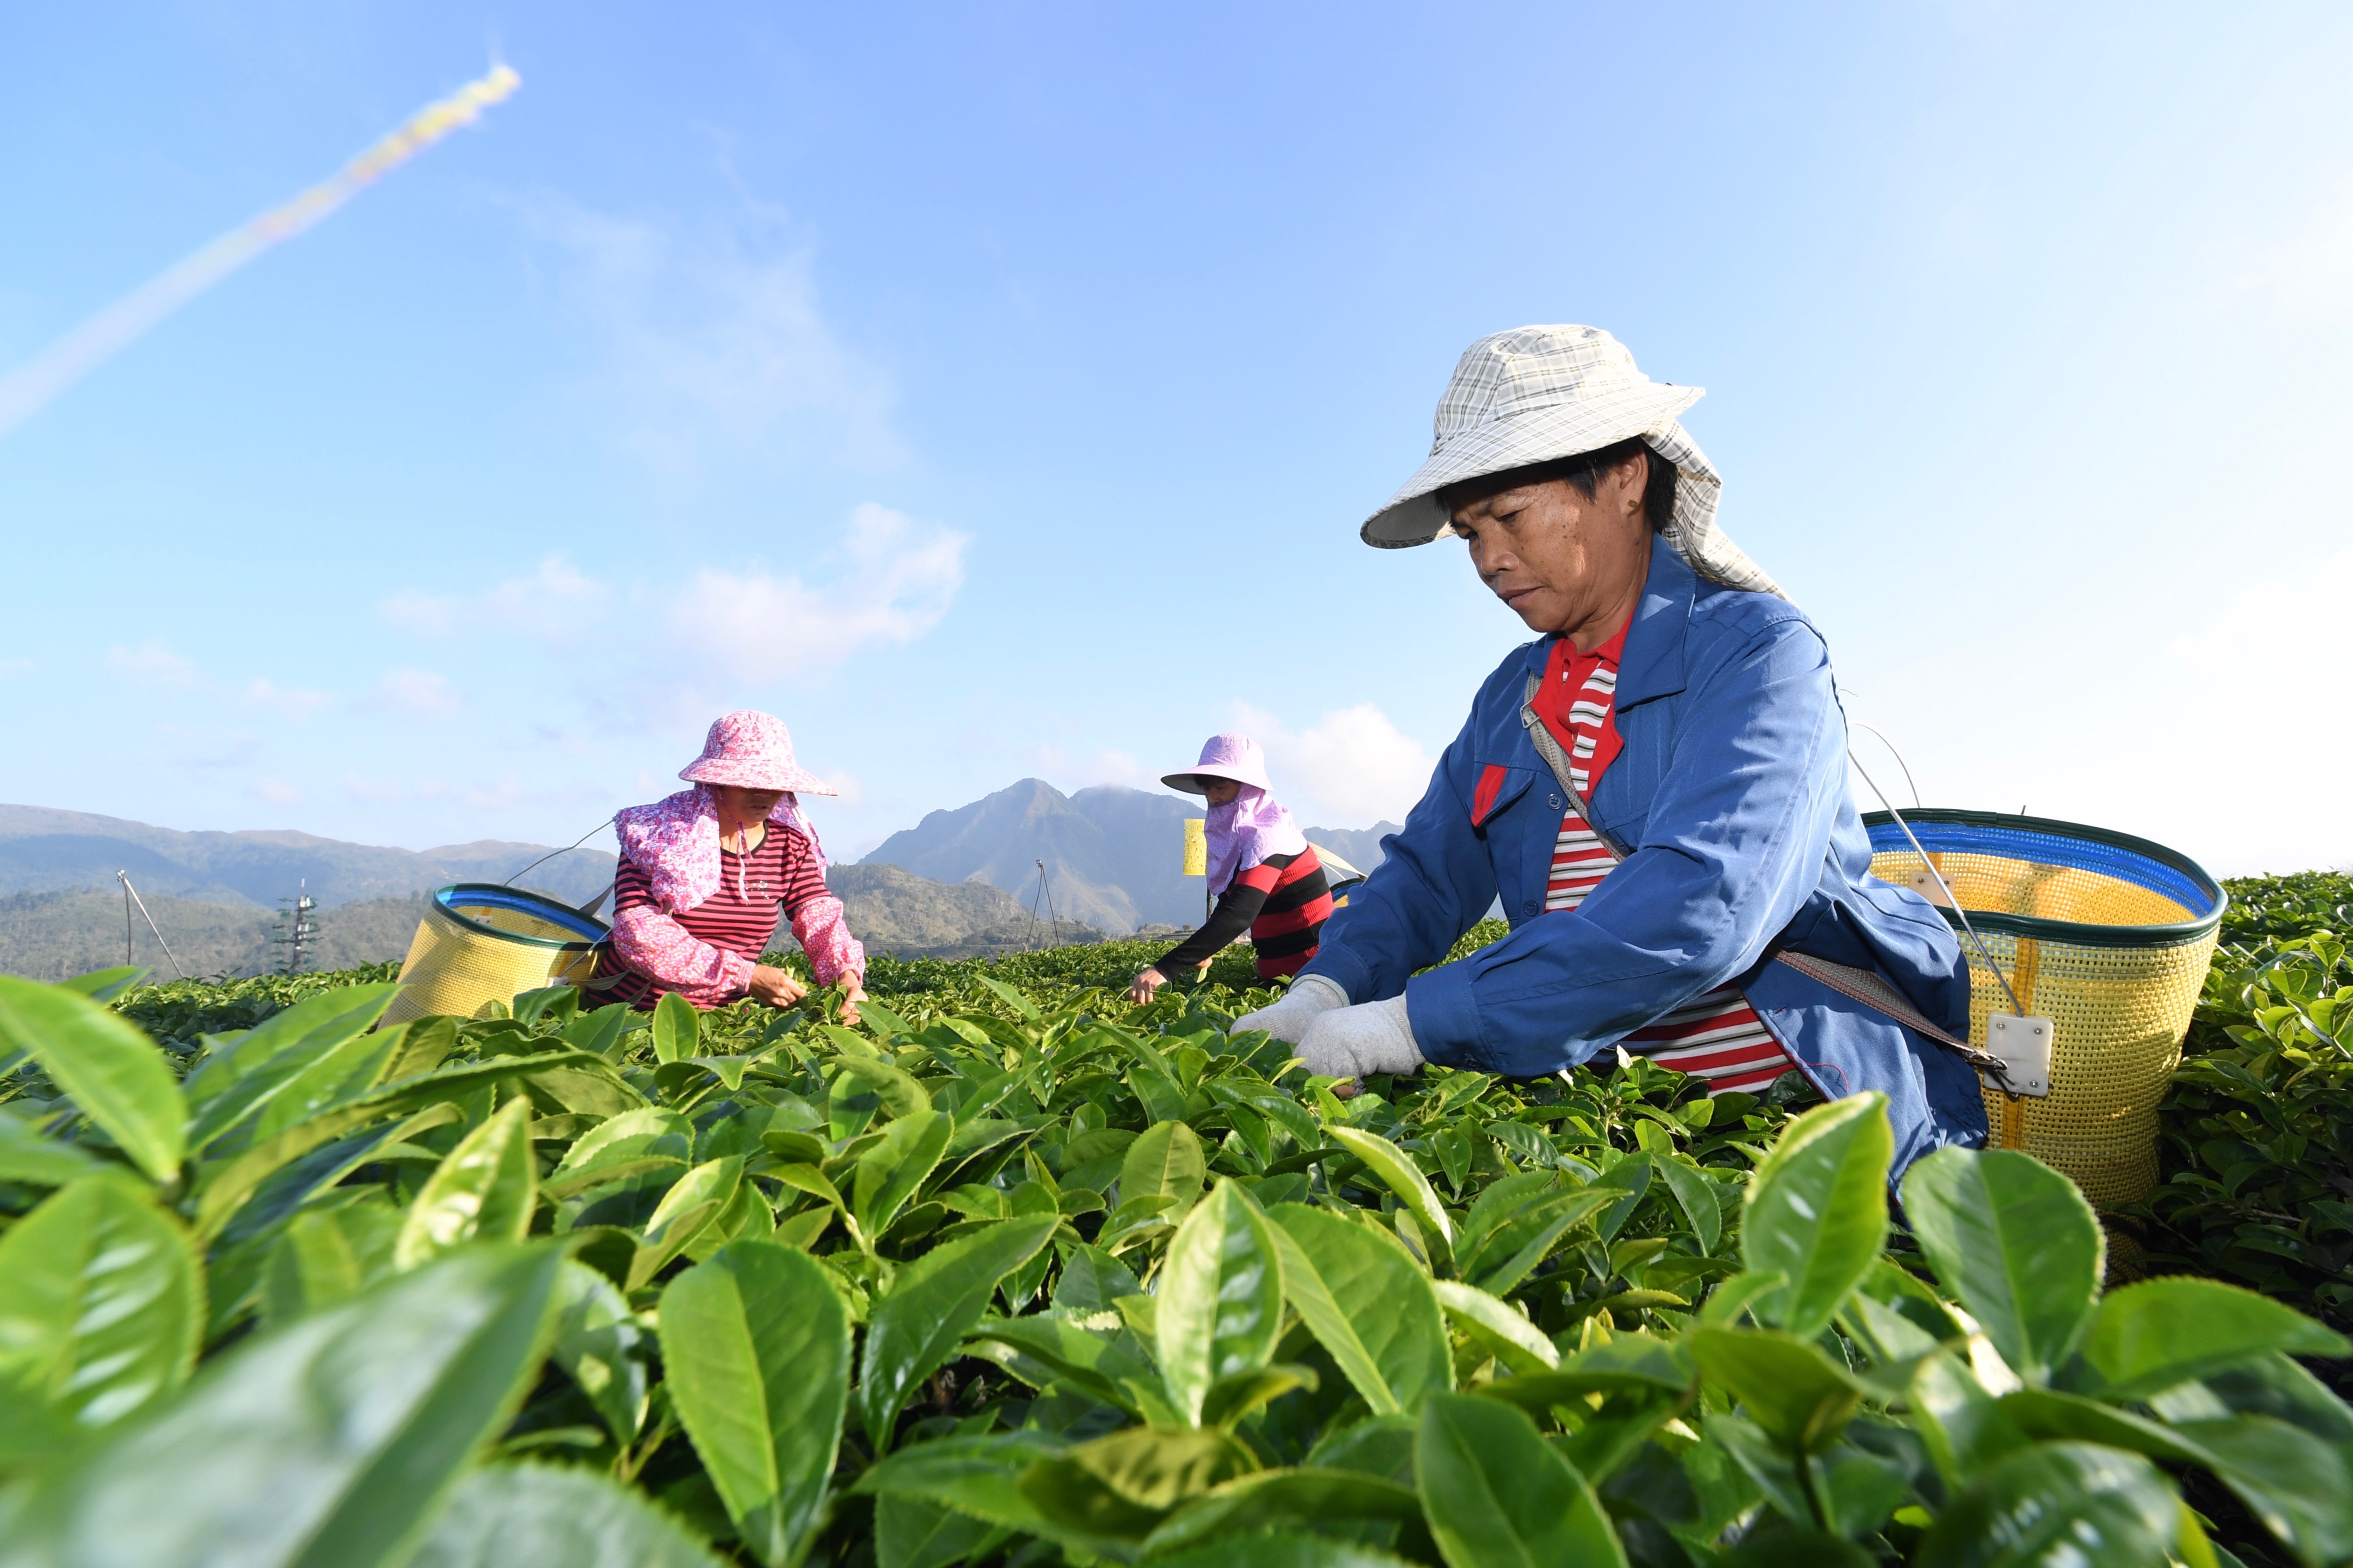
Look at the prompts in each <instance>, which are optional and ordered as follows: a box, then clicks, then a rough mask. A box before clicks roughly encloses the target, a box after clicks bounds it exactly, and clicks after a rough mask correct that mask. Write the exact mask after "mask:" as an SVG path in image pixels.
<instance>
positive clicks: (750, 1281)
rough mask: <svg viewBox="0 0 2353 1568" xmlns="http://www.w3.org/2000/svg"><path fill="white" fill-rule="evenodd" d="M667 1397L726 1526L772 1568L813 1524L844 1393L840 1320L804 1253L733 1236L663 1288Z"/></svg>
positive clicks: (845, 1335) (802, 1541)
mask: <svg viewBox="0 0 2353 1568" xmlns="http://www.w3.org/2000/svg"><path fill="white" fill-rule="evenodd" d="M661 1340H662V1360H663V1363H664V1366H665V1368H666V1370H667V1373H668V1381H669V1387H670V1397H671V1399H672V1401H673V1402H674V1403H675V1404H676V1405H677V1407H678V1412H679V1416H680V1418H681V1420H682V1421H684V1422H685V1424H686V1430H687V1434H688V1436H691V1437H692V1438H693V1440H694V1447H695V1452H696V1453H698V1454H700V1455H701V1456H702V1463H703V1468H705V1469H706V1470H707V1471H709V1472H710V1475H711V1479H712V1484H713V1485H714V1486H716V1487H717V1488H718V1489H719V1495H720V1497H721V1498H722V1499H723V1500H725V1501H726V1504H727V1511H728V1515H729V1517H730V1518H732V1519H733V1521H735V1528H736V1530H737V1531H739V1532H740V1533H741V1534H742V1535H743V1537H744V1541H745V1542H746V1543H747V1544H749V1545H750V1546H751V1548H752V1549H753V1551H754V1552H756V1553H757V1554H758V1555H759V1557H760V1559H761V1560H762V1561H763V1562H765V1563H769V1564H770V1565H771V1568H784V1565H785V1564H787V1563H793V1562H796V1561H797V1560H798V1558H799V1556H800V1554H801V1552H803V1550H804V1549H805V1547H806V1545H807V1542H808V1540H809V1538H810V1536H811V1535H812V1533H813V1532H814V1531H815V1530H816V1529H817V1527H818V1522H819V1511H818V1510H819V1509H820V1507H821V1506H822V1504H823V1502H824V1500H825V1491H826V1483H827V1480H828V1478H829V1477H830V1476H831V1475H832V1473H833V1461H834V1451H835V1449H836V1447H838V1446H839V1442H840V1439H841V1423H842V1415H843V1412H844V1411H845V1410H847V1409H848V1408H849V1319H848V1317H847V1315H846V1314H845V1313H844V1312H843V1310H842V1308H841V1303H840V1300H839V1298H838V1297H837V1296H836V1295H835V1293H834V1289H833V1287H832V1286H831V1285H830V1284H829V1283H828V1282H827V1279H826V1276H825V1271H824V1269H823V1268H820V1267H819V1266H818V1264H817V1263H815V1262H814V1261H812V1260H811V1259H810V1258H808V1256H807V1254H805V1253H799V1252H795V1251H793V1250H792V1249H791V1248H789V1247H778V1246H776V1244H775V1243H773V1242H764V1241H738V1242H733V1243H731V1244H729V1245H728V1246H727V1247H723V1248H721V1249H720V1251H719V1253H718V1254H717V1255H716V1256H715V1257H713V1258H712V1259H711V1260H710V1261H709V1262H708V1263H699V1264H697V1265H695V1266H694V1267H693V1268H690V1269H688V1270H687V1271H686V1272H685V1273H683V1274H681V1275H680V1276H679V1277H678V1278H677V1279H673V1280H671V1281H670V1284H669V1286H668V1287H667V1288H665V1289H663V1291H662V1298H661Z"/></svg>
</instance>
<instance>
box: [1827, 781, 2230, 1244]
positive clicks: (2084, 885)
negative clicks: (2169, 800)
mask: <svg viewBox="0 0 2353 1568" xmlns="http://www.w3.org/2000/svg"><path fill="white" fill-rule="evenodd" d="M1862 820H1863V823H1864V825H1865V826H1867V827H1868V828H1869V829H1870V832H1871V847H1872V858H1871V869H1872V873H1873V875H1874V876H1877V877H1878V878H1880V879H1882V880H1883V881H1889V882H1894V884H1896V885H1897V886H1898V887H1911V886H1914V885H1915V877H1916V876H1917V874H1918V873H1919V871H1920V857H1919V855H1917V854H1916V853H1915V852H1914V850H1913V848H1912V845H1911V843H1910V841H1909V840H1908V839H1907V838H1905V835H1904V830H1903V828H1902V827H1900V826H1897V825H1896V823H1895V822H1894V819H1893V818H1891V817H1890V816H1888V815H1887V814H1886V813H1885V812H1873V813H1872V814H1871V815H1870V816H1866V817H1864V818H1863V819H1862ZM1904 820H1905V822H1908V823H1910V824H1911V825H1912V830H1913V832H1914V833H1915V834H1917V835H1918V836H1919V838H1920V844H1921V847H1923V848H1925V849H1926V850H1927V852H1928V858H1929V859H1931V860H1932V861H1934V862H1935V863H1936V868H1937V869H1938V870H1939V871H1941V872H1942V873H1943V874H1944V878H1945V880H1946V881H1947V883H1948V884H1950V885H1951V887H1952V889H1953V896H1954V898H1955V899H1957V900H1958V901H1959V903H1960V905H1961V907H1962V908H1963V909H1964V910H1968V915H1969V923H1970V925H1972V926H1973V927H1975V928H1976V930H1977V932H1978V936H1980V937H1982V938H1983V939H1984V941H1985V945H1986V948H1987V951H1988V952H1989V954H1990V956H1991V957H1992V960H1993V962H1994V963H1996V964H1999V965H2000V967H2001V971H2002V975H2003V977H2004V978H2007V979H2008V980H2009V981H2010V987H2011V989H2013V990H2015V991H2016V992H2017V993H2018V999H2019V1001H2020V1002H2021V1003H2022V1004H2024V1005H2025V1007H2026V1009H2027V1011H2028V1012H2029V1013H2032V1014H2039V1015H2041V1016H2044V1017H2047V1018H2049V1019H2050V1020H2051V1021H2052V1058H2051V1093H2050V1096H2049V1098H2047V1099H2042V1100H2036V1099H2031V1098H2025V1097H2021V1098H2018V1099H2011V1098H2010V1096H2008V1095H2006V1094H2003V1093H2002V1092H2000V1090H1999V1089H1992V1088H1988V1089H1986V1090H1985V1099H1986V1116H1987V1121H1988V1122H1989V1125H1990V1129H1991V1137H1990V1138H1989V1142H1990V1143H1992V1144H1993V1145H1995V1146H1998V1147H2000V1148H2004V1149H2023V1150H2025V1151H2026V1152H2028V1153H2030V1154H2032V1155H2033V1156H2034V1157H2035V1158H2037V1159H2039V1160H2041V1161H2042V1162H2043V1163H2045V1164H2048V1165H2051V1166H2053V1167H2055V1168H2056V1169H2058V1170H2061V1171H2063V1172H2065V1173H2067V1174H2068V1175H2070V1176H2072V1177H2073V1178H2074V1181H2075V1184H2076V1185H2078V1186H2080V1187H2082V1188H2083V1189H2084V1196H2086V1197H2088V1198H2090V1199H2091V1200H2092V1202H2093V1203H2094V1204H2098V1205H2103V1206H2106V1205H2115V1204H2122V1203H2130V1202H2132V1201H2133V1200H2134V1199H2136V1198H2138V1197H2141V1196H2143V1195H2144V1194H2147V1192H2148V1190H2149V1189H2150V1188H2151V1187H2153V1186H2155V1185H2156V1184H2157V1102H2158V1098H2159V1097H2160V1096H2162V1095H2163V1094H2164V1092H2165V1086H2166V1083H2167V1081H2168V1079H2170V1078H2171V1077H2172V1075H2173V1069H2174V1068H2176V1067H2178V1066H2179V1064H2180V1061H2181V1037H2182V1036H2183V1034H2184V1033H2185V1032H2186V1031H2187V1030H2188V1029H2189V1014H2190V1010H2191V1009H2192V1008H2193V1007H2195V1006H2196V1005H2197V1003H2198V994H2199V991H2200V988H2201V987H2202V986H2203V985H2204V984H2205V979H2206V967H2207V963H2208V962H2209V961H2210V960H2211V958H2212V957H2213V954H2214V940H2215V931H2216V929H2217V928H2218V927H2219V926H2220V925H2221V920H2222V910H2223V908H2224V906H2225V905H2226V904H2227V903H2228V902H2229V899H2228V896H2227V895H2225V894H2224V893H2223V891H2222V889H2221V888H2220V887H2219V886H2217V885H2216V883H2215V881H2214V879H2213V878H2211V877H2210V876H2208V875H2207V874H2206V873H2205V872H2204V871H2203V870H2201V869H2200V868H2199V867H2198V865H2197V864H2196V863H2195V862H2193V861H2191V860H2190V859H2189V858H2187V857H2185V856H2181V855H2179V854H2176V853H2175V852H2174V851H2172V850H2170V849H2168V848H2166V847H2164V846H2162V845H2158V844H2152V843H2150V842H2149V841H2148V840H2147V839H2145V838H2134V837H2128V836H2126V835H2125V834H2121V833H2110V832H2108V831H2106V830H2105V829H2103V828H2097V827H2085V826H2081V825H2080V824H2077V823H2073V822H2053V821H2052V820H2050V819H2049V818H2047V817H2039V816H2000V815H1997V814H1995V813H1992V812H1982V811H1907V812H1905V814H1904ZM1945 919H1946V921H1947V922H1948V923H1950V924H1952V925H1953V926H1954V927H1955V929H1956V930H1958V928H1959V921H1957V919H1956V918H1955V917H1954V916H1953V914H1952V913H1951V911H1950V910H1947V911H1946V913H1945ZM1961 952H1963V954H1964V955H1966V956H1967V957H1968V961H1969V1038H1970V1039H1971V1040H1972V1041H1974V1042H1976V1043H1978V1044H1979V1045H1982V1044H1984V1043H1985V1038H1986V1016H1987V1015H1988V1014H1989V1013H1991V1012H1993V1011H1995V1010H1996V1009H2002V1010H2007V1009H2008V1008H2009V1006H2010V999H2009V998H2008V997H2007V996H2005V995H2004V994H2002V989H2001V984H2000V981H1999V980H1997V979H1996V978H1995V976H1994V974H1993V973H1992V971H1991V970H1989V968H1988V967H1987V965H1986V962H1985V959H1984V958H1983V957H1981V956H1979V954H1978V952H1977V951H1976V947H1975V944H1973V943H1971V942H1969V941H1968V939H1967V938H1966V937H1964V938H1963V939H1962V942H1961Z"/></svg>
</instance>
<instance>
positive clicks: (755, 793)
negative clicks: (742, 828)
mask: <svg viewBox="0 0 2353 1568" xmlns="http://www.w3.org/2000/svg"><path fill="white" fill-rule="evenodd" d="M711 795H712V799H714V800H716V801H717V802H718V803H719V809H720V811H721V812H723V814H725V815H726V816H729V817H732V818H733V819H734V820H735V821H737V822H765V821H766V820H767V819H768V813H770V812H772V811H774V810H776V802H778V801H780V800H782V799H784V798H785V792H784V791H783V790H780V789H745V788H744V786H743V785H741V784H712V786H711Z"/></svg>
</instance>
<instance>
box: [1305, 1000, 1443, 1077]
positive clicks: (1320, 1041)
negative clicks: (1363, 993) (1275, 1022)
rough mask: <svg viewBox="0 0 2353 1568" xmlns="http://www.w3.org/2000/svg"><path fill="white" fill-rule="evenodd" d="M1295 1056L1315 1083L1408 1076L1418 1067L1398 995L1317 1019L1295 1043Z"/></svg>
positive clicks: (1418, 1052)
mask: <svg viewBox="0 0 2353 1568" xmlns="http://www.w3.org/2000/svg"><path fill="white" fill-rule="evenodd" d="M1299 1055H1300V1058H1301V1059H1302V1060H1303V1061H1304V1062H1305V1063H1306V1065H1307V1070H1308V1071H1309V1072H1310V1073H1312V1074H1314V1076H1315V1077H1318V1078H1343V1079H1346V1078H1362V1077H1364V1076H1365V1075H1366V1073H1368V1072H1411V1071H1413V1069H1414V1068H1418V1067H1419V1066H1420V1065H1421V1047H1419V1046H1417V1045H1415V1044H1414V1043H1413V1025H1412V1023H1411V1022H1410V1021H1409V1019H1408V1018H1407V1017H1406V1012H1405V998H1404V997H1402V996H1392V997H1390V998H1389V999H1388V1001H1386V1002H1367V1003H1366V1004H1364V1005H1362V1006H1358V1007H1341V1008H1336V1009H1335V1010H1334V1011H1332V1012H1329V1013H1325V1014H1323V1015H1321V1016H1318V1017H1317V1018H1316V1020H1315V1021H1314V1023H1313V1024H1312V1025H1310V1026H1308V1029H1307V1037H1306V1038H1304V1039H1303V1040H1301V1041H1300V1042H1299Z"/></svg>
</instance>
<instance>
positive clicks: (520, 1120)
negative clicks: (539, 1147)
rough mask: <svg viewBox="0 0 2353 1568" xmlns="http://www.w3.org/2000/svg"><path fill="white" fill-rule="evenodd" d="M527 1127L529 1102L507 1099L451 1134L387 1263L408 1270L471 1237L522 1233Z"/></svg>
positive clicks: (530, 1188) (530, 1197)
mask: <svg viewBox="0 0 2353 1568" xmlns="http://www.w3.org/2000/svg"><path fill="white" fill-rule="evenodd" d="M530 1126H531V1102H530V1101H529V1100H522V1099H515V1100H509V1101H508V1102H507V1105H506V1108H505V1109H504V1110H501V1111H500V1112H499V1113H498V1114H497V1115H495V1116H493V1117H491V1119H490V1120H489V1121H485V1122H483V1123H482V1124H481V1125H480V1127H477V1128H475V1129H474V1130H473V1131H471V1132H469V1133H467V1134H466V1136H465V1137H464V1138H462V1139H460V1140H459V1142H458V1146H457V1147H456V1148H454V1149H452V1150H450V1151H449V1152H448V1156H447V1157H446V1158H444V1159H443V1160H442V1162H441V1163H440V1164H439V1165H438V1166H437V1167H436V1168H435V1169H434V1172H433V1174H432V1176H431V1177H429V1178H428V1179H427V1182H426V1184H425V1186H424V1189H423V1190H422V1191H420V1192H419V1193H418V1194H417V1201H416V1202H415V1203H413V1204H411V1205H409V1207H408V1218H407V1221H406V1223H405V1224H403V1225H402V1226H401V1228H400V1240H399V1241H398V1242H397V1243H396V1245H395V1246H394V1248H393V1263H394V1266H395V1267H396V1268H416V1267H417V1265H418V1264H420V1263H422V1262H424V1261H425V1260H426V1259H427V1258H436V1257H438V1256H439V1255H440V1254H442V1253H444V1252H447V1251H448V1250H449V1249H450V1248H451V1247H457V1246H459V1245H460V1244H462V1243H465V1242H469V1241H472V1240H474V1239H475V1238H476V1237H480V1238H481V1239H482V1240H485V1241H521V1240H522V1238H523V1237H525V1236H526V1235H528V1234H530V1231H531V1215H532V1210H533V1209H534V1208H535V1207H537V1206H538V1204H539V1167H538V1166H537V1165H536V1164H534V1163H533V1161H532V1154H531V1134H530V1131H529V1129H530Z"/></svg>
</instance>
